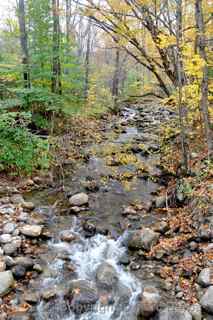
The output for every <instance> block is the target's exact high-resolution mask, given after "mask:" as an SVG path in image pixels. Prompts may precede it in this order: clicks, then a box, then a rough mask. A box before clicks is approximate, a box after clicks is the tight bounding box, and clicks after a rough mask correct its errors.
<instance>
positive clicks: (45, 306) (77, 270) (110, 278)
mask: <svg viewBox="0 0 213 320" xmlns="http://www.w3.org/2000/svg"><path fill="white" fill-rule="evenodd" d="M169 117H170V114H169V112H168V111H167V110H165V109H163V108H162V107H161V106H159V105H157V104H156V103H155V104H153V103H152V105H145V107H144V108H142V107H140V109H139V108H138V106H131V107H127V108H125V109H123V110H122V112H121V117H120V119H119V121H118V123H114V124H112V125H110V126H108V127H107V128H106V132H105V140H104V141H103V142H102V143H101V144H97V145H92V146H89V147H88V148H86V149H85V152H87V154H88V161H87V162H85V163H83V164H82V163H80V164H78V165H76V170H75V172H74V174H72V175H71V176H69V175H67V176H66V178H65V181H64V187H65V192H64V191H63V192H62V191H59V192H56V193H51V192H50V190H44V191H40V192H35V193H32V194H28V195H26V197H27V199H28V200H30V201H33V202H34V203H35V204H36V205H37V208H36V209H35V211H37V213H39V214H40V215H41V216H42V218H43V219H45V221H46V226H47V227H48V230H50V232H51V235H52V237H51V239H50V240H49V241H48V246H47V248H46V251H45V250H44V253H42V254H41V256H40V260H41V262H42V264H43V265H44V271H43V273H42V274H41V275H40V276H39V277H38V278H37V279H34V280H33V281H31V283H30V285H29V288H30V290H32V291H33V290H34V292H36V293H39V297H40V298H39V303H38V304H37V306H36V307H35V311H34V318H35V319H36V320H47V319H50V320H58V319H60V320H75V319H76V320H77V319H79V320H134V319H137V313H138V311H137V307H138V297H139V296H140V294H141V292H142V290H143V285H144V283H143V281H142V279H141V278H140V277H138V276H137V272H136V273H135V272H132V270H138V269H139V268H143V267H144V266H143V265H140V266H137V264H136V263H134V259H133V261H132V264H130V261H129V260H130V257H129V255H128V249H127V247H126V239H127V237H128V230H129V229H130V230H131V229H134V230H135V229H136V230H137V229H139V228H140V226H141V225H143V226H144V225H145V226H150V225H152V224H153V223H155V222H157V221H158V220H160V219H161V217H160V216H159V217H157V216H155V215H153V214H151V213H147V212H148V211H149V209H150V207H151V205H152V202H153V199H154V195H155V194H156V192H157V191H158V190H159V188H160V185H159V183H158V179H157V178H159V177H160V174H161V172H160V167H159V154H158V151H159V126H160V123H161V122H162V121H164V120H169ZM113 126H114V128H116V127H119V129H120V131H121V132H120V133H117V134H116V135H115V137H114V136H113V137H112V131H113ZM138 146H141V148H138ZM119 150H121V152H120V151H119ZM123 150H127V152H126V153H124V152H123ZM144 150H145V151H146V150H151V151H152V152H150V153H149V152H148V153H146V152H144ZM129 151H131V152H129ZM126 154H127V155H126ZM144 167H145V168H146V170H144ZM144 171H145V172H147V171H148V172H149V175H150V176H151V177H152V178H151V179H150V178H149V177H147V176H146V175H145V174H144ZM140 173H141V174H140ZM78 193H84V194H87V195H88V199H89V200H88V204H86V205H85V206H83V207H81V206H80V209H79V208H76V207H73V208H69V201H68V199H69V197H71V196H73V195H75V194H78ZM56 201H59V202H60V201H61V202H64V203H65V205H64V207H63V211H60V209H58V208H57V205H56V206H54V203H55V202H56ZM133 205H134V206H137V205H138V207H139V211H140V212H139V213H138V212H136V211H134V209H133ZM140 206H141V207H140ZM64 208H65V209H64ZM131 210H132V212H131ZM127 216H128V217H127ZM129 265H132V266H133V267H132V268H130V267H129ZM131 269H132V270H131ZM148 274H149V276H150V274H151V272H150V269H148ZM149 281H151V283H152V277H151V280H149ZM70 296H72V299H71V298H70Z"/></svg>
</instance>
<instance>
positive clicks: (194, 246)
mask: <svg viewBox="0 0 213 320" xmlns="http://www.w3.org/2000/svg"><path fill="white" fill-rule="evenodd" d="M189 248H190V250H191V251H196V250H197V249H198V244H197V242H195V241H191V242H190V243H189Z"/></svg>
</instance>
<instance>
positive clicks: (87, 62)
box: [84, 20, 92, 100]
mask: <svg viewBox="0 0 213 320" xmlns="http://www.w3.org/2000/svg"><path fill="white" fill-rule="evenodd" d="M91 38H92V28H91V20H89V22H88V35H87V48H86V57H85V82H84V98H85V100H86V99H87V97H88V91H89V73H90V53H91Z"/></svg>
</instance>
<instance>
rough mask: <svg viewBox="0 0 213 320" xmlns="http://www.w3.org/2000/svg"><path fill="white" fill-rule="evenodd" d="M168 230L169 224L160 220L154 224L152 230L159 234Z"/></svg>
mask: <svg viewBox="0 0 213 320" xmlns="http://www.w3.org/2000/svg"><path fill="white" fill-rule="evenodd" d="M168 230H169V225H168V223H167V222H166V221H160V222H158V223H156V224H155V226H154V231H156V232H160V233H161V234H164V233H165V232H167V231H168Z"/></svg>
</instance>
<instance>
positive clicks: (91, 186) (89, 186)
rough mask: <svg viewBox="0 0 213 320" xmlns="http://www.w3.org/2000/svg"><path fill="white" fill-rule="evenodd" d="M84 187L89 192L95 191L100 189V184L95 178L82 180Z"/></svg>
mask: <svg viewBox="0 0 213 320" xmlns="http://www.w3.org/2000/svg"><path fill="white" fill-rule="evenodd" d="M84 187H85V189H86V190H88V191H90V192H97V191H98V190H99V189H100V186H99V184H98V182H97V181H96V180H91V181H86V182H84Z"/></svg>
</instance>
